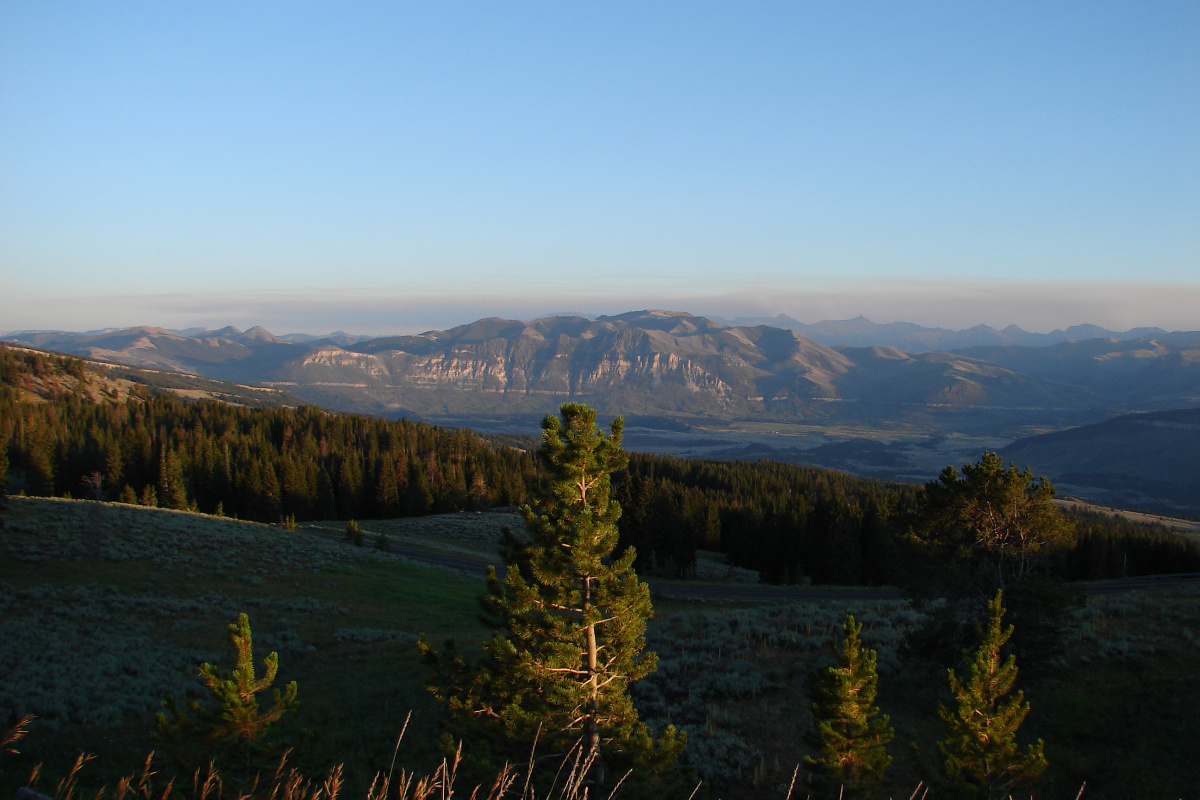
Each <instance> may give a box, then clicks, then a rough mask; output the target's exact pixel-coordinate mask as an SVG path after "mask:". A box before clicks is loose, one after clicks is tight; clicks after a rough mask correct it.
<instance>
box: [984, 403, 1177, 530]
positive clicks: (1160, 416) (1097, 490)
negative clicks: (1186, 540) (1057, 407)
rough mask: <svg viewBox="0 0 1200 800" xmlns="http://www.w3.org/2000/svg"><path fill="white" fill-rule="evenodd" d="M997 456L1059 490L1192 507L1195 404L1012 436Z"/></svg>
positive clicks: (1121, 501)
mask: <svg viewBox="0 0 1200 800" xmlns="http://www.w3.org/2000/svg"><path fill="white" fill-rule="evenodd" d="M1000 453H1001V454H1002V455H1003V456H1004V457H1005V458H1006V459H1011V460H1012V461H1015V462H1016V463H1018V464H1023V465H1028V466H1030V467H1032V468H1033V470H1034V471H1035V472H1037V473H1039V474H1044V475H1046V476H1047V477H1049V478H1050V479H1051V480H1053V481H1054V482H1055V484H1056V485H1058V487H1059V489H1060V491H1061V492H1062V493H1065V494H1070V493H1072V492H1075V493H1078V494H1081V495H1083V496H1085V497H1087V498H1089V499H1092V500H1095V501H1097V502H1103V503H1107V504H1109V505H1116V506H1122V507H1131V508H1154V509H1159V510H1166V511H1172V510H1175V511H1178V510H1185V511H1188V512H1190V513H1195V511H1196V510H1197V509H1200V460H1198V459H1197V453H1200V409H1198V408H1190V409H1177V410H1172V411H1159V412H1154V413H1149V414H1128V415H1125V416H1120V417H1116V418H1115V419H1110V420H1107V421H1105V422H1101V423H1097V424H1095V425H1084V426H1081V427H1078V428H1071V429H1069V430H1065V431H1056V432H1054V433H1047V434H1043V435H1041V436H1034V437H1030V438H1026V439H1020V440H1018V441H1016V442H1013V443H1012V444H1010V445H1008V446H1007V447H1005V448H1004V449H1003V450H1001V451H1000Z"/></svg>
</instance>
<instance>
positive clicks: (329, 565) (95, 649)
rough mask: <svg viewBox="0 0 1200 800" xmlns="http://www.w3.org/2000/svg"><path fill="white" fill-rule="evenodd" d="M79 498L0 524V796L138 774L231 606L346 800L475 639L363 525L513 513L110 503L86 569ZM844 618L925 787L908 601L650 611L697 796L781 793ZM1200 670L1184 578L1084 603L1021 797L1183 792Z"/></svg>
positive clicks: (220, 647)
mask: <svg viewBox="0 0 1200 800" xmlns="http://www.w3.org/2000/svg"><path fill="white" fill-rule="evenodd" d="M87 512H88V504H86V503H83V502H78V501H64V500H34V499H24V498H14V499H13V501H12V503H11V508H10V511H9V512H8V513H7V515H6V519H7V524H6V527H5V528H4V529H3V530H2V531H0V676H3V679H2V680H0V723H4V722H6V720H5V719H4V717H6V716H8V715H10V714H13V713H17V712H20V713H24V712H30V713H34V714H37V715H38V716H39V720H38V721H37V722H36V723H35V724H34V727H33V729H32V731H31V732H30V734H29V736H28V738H27V739H26V740H25V741H23V742H22V746H21V748H20V749H21V751H22V752H21V754H20V755H19V756H11V755H0V795H4V796H11V792H12V790H13V789H14V788H15V787H16V786H18V785H20V784H21V783H22V781H23V780H24V778H25V776H26V775H27V774H28V771H29V769H30V767H31V766H32V765H33V764H35V763H37V762H39V761H44V762H45V768H44V769H45V772H46V774H47V776H60V775H63V774H65V772H66V771H67V769H68V768H69V766H70V763H71V762H72V761H73V759H74V757H75V754H76V753H77V752H78V751H79V750H86V751H88V752H91V753H95V754H97V755H98V756H99V758H98V759H97V760H96V761H94V762H92V763H91V764H89V765H88V767H87V768H86V771H85V782H87V781H89V780H90V781H92V782H94V783H100V782H108V783H111V781H112V780H113V779H115V778H116V777H117V776H119V775H124V774H129V773H131V772H134V771H135V770H136V769H137V767H138V766H139V765H140V764H141V762H142V759H143V758H144V756H145V753H146V751H147V750H149V749H150V748H151V747H152V743H151V740H150V731H151V728H152V719H153V714H154V712H155V711H156V710H157V705H158V701H159V700H160V699H161V698H162V697H163V696H164V695H165V694H166V693H168V692H174V693H176V694H177V695H179V694H183V693H186V692H188V691H189V690H192V691H194V690H196V689H197V688H199V684H198V682H197V681H196V680H195V672H196V668H197V666H198V664H199V663H200V662H202V661H205V660H209V661H214V662H216V663H219V664H221V665H223V666H226V667H227V666H229V665H230V663H231V651H230V648H229V646H228V644H227V642H226V640H225V631H226V628H227V626H228V624H229V623H230V622H232V621H233V620H234V619H235V618H236V615H237V613H238V612H239V611H243V610H244V611H246V612H247V613H248V614H249V615H250V620H251V624H252V626H253V629H254V633H255V646H256V654H257V657H258V658H259V659H260V660H261V658H262V657H263V656H265V655H266V654H267V653H268V652H269V651H270V650H272V649H274V650H278V651H279V653H280V664H281V669H280V675H279V680H280V681H281V682H286V681H289V680H296V681H298V683H299V686H300V694H299V699H300V704H301V705H300V708H299V710H297V711H296V712H295V713H294V714H292V715H291V718H290V719H288V718H287V717H285V719H284V721H283V722H282V723H281V724H280V729H279V733H280V734H283V735H290V736H293V737H296V738H299V735H300V730H301V729H308V730H309V731H312V732H314V733H313V735H311V736H309V737H308V738H307V739H306V740H305V743H304V744H303V745H302V746H301V747H300V748H299V749H298V751H297V754H296V757H295V759H294V760H295V762H296V764H297V765H298V766H300V767H301V768H303V769H304V770H305V771H306V772H307V773H308V774H313V775H315V774H321V773H323V772H324V771H325V770H326V769H328V767H330V766H331V765H333V764H335V763H338V762H344V763H345V765H346V775H347V778H348V779H349V781H350V784H349V786H348V788H347V790H346V792H345V793H344V796H346V797H360V796H362V794H361V791H360V790H359V789H358V788H356V787H360V786H364V785H365V783H366V781H368V780H369V778H370V776H371V775H372V774H373V773H374V772H375V771H376V770H381V769H382V770H386V769H387V767H388V764H389V762H390V760H391V756H392V750H393V746H394V744H395V737H396V735H397V734H398V733H399V731H400V727H401V725H402V724H403V721H404V717H405V715H406V714H407V713H408V712H409V710H412V711H413V722H412V724H411V725H410V728H409V731H408V733H407V735H406V736H405V739H404V742H403V743H402V745H401V748H400V752H399V762H400V763H401V764H403V765H405V766H407V767H409V768H415V769H418V770H422V771H427V770H430V769H431V768H432V767H433V765H434V763H435V761H436V759H437V757H438V753H437V751H436V747H435V745H434V736H433V733H434V730H433V718H434V712H435V709H434V708H433V704H432V701H431V700H430V699H429V698H428V696H427V695H426V693H425V691H424V689H423V688H422V687H423V679H424V673H425V670H424V668H423V667H422V666H421V664H420V663H419V661H418V657H417V653H416V649H415V647H413V644H412V641H413V636H414V634H416V633H418V632H425V633H427V634H428V635H429V637H430V639H431V640H432V641H434V642H439V641H440V640H442V639H444V638H448V637H453V638H456V639H458V640H459V641H461V642H463V643H465V644H468V645H469V644H473V643H476V642H478V641H480V640H481V639H482V638H483V637H484V636H485V635H486V631H485V630H484V629H483V628H482V627H481V626H480V625H479V623H478V621H477V619H476V616H475V614H476V608H477V606H476V596H477V594H478V593H479V592H480V591H481V590H482V588H483V587H482V584H481V582H480V580H479V579H478V578H472V577H466V576H462V575H459V574H456V573H453V572H448V571H443V570H437V569H434V568H430V567H424V566H417V565H413V564H410V563H407V562H406V561H405V560H404V559H402V558H400V557H398V556H395V555H391V554H383V553H380V552H378V551H376V550H374V549H373V548H372V547H371V544H372V534H374V533H377V532H380V531H384V532H386V533H387V534H388V537H389V539H390V540H391V541H392V542H393V543H405V542H407V543H409V544H411V545H414V546H422V545H423V546H431V545H437V547H438V549H442V550H444V551H447V552H455V553H459V554H479V555H487V554H488V553H489V552H490V553H494V547H495V541H496V538H497V536H498V535H499V530H500V528H501V527H503V525H513V524H514V523H515V524H519V518H516V517H514V516H513V515H511V514H505V515H501V514H481V515H474V514H469V515H468V514H461V515H447V516H444V517H433V518H426V519H422V520H392V521H386V522H378V521H364V522H363V529H364V532H365V534H366V544H367V546H366V547H363V548H356V547H353V546H350V545H348V544H346V543H344V542H340V541H336V542H330V541H324V540H321V539H318V538H316V537H312V536H309V535H307V534H305V533H303V532H300V533H293V532H288V531H285V530H282V529H280V528H277V527H273V526H266V525H258V524H254V523H245V522H236V521H232V520H222V519H217V518H211V517H204V516H200V515H194V514H188V513H183V512H174V511H164V510H157V509H145V508H136V507H126V506H120V505H115V504H114V505H107V506H105V507H104V510H103V515H102V522H103V529H104V544H103V550H102V555H103V558H102V559H101V560H99V561H97V560H96V559H95V558H94V555H93V550H92V541H91V539H90V536H89V534H88V528H87V519H88V516H87ZM343 528H344V524H343V525H342V526H340V527H337V528H335V529H334V530H333V531H331V532H334V531H340V530H342V529H343ZM718 567H719V565H716V566H714V568H718ZM846 613H853V614H855V616H856V617H857V618H858V619H859V620H860V621H862V622H864V623H865V624H866V630H865V631H864V639H865V640H866V642H867V643H868V644H869V645H870V646H872V647H874V648H876V649H877V650H878V652H879V671H880V684H879V686H880V700H879V702H880V705H881V706H882V707H883V709H884V711H885V712H886V713H888V714H890V715H891V716H892V720H893V724H894V725H895V726H896V729H897V736H896V742H895V744H894V746H893V748H892V752H893V755H894V758H895V760H894V763H893V767H892V770H891V772H890V775H891V777H892V778H893V781H894V783H893V785H894V787H895V789H894V792H895V794H896V796H903V797H907V796H908V794H909V793H910V792H911V790H912V787H913V786H915V785H916V783H917V782H918V781H919V780H920V779H921V778H922V776H921V775H920V773H919V772H918V770H917V768H916V767H915V766H914V762H913V759H912V758H911V757H910V755H909V752H908V743H909V742H916V743H917V744H918V745H919V746H920V748H921V750H922V751H923V752H924V753H925V755H926V757H927V758H929V757H931V756H932V754H933V753H934V752H935V750H934V746H933V743H934V741H935V740H936V738H937V736H938V734H939V727H938V722H937V718H936V713H935V708H936V704H937V702H938V700H942V699H945V696H946V689H945V686H946V682H945V667H944V666H943V665H936V664H930V663H927V662H925V661H919V660H915V659H912V658H910V657H908V656H906V654H905V651H904V648H903V646H902V645H903V642H904V639H905V636H906V635H907V634H908V633H909V632H911V631H912V630H914V629H915V628H916V627H918V626H919V625H920V624H921V623H922V621H923V619H924V616H923V614H922V613H921V612H920V611H919V610H917V609H914V608H913V607H911V606H910V605H909V604H908V603H907V602H904V601H878V600H876V601H855V602H849V601H847V602H834V601H825V602H790V603H782V602H781V603H771V604H757V605H752V604H747V603H732V602H731V603H720V602H714V601H712V600H706V601H704V602H703V603H700V602H696V603H692V602H686V601H662V602H659V603H658V604H657V606H656V616H655V618H654V619H653V620H652V621H651V624H650V629H649V633H648V639H649V643H650V646H651V648H653V649H655V650H657V651H658V653H659V656H660V668H659V670H658V672H657V673H655V674H654V675H653V676H652V677H650V678H648V679H647V680H646V681H643V682H641V683H640V684H638V685H637V686H636V687H635V692H634V694H635V700H636V702H637V703H638V705H639V708H640V709H641V711H642V714H643V717H644V718H646V719H648V720H649V721H651V722H653V723H665V722H667V721H671V722H674V723H676V724H678V725H681V726H682V727H684V728H685V729H687V730H688V731H689V735H690V743H689V749H688V758H689V760H690V761H691V762H692V763H693V764H695V766H696V767H697V770H698V772H699V773H700V775H701V776H703V777H705V778H706V779H707V781H708V782H709V784H710V786H712V787H713V788H712V796H723V797H726V798H742V797H745V798H749V797H755V798H757V797H764V798H781V799H782V798H783V796H784V795H785V794H786V790H787V784H788V782H789V780H790V778H791V775H792V770H793V769H794V767H795V765H796V764H797V763H798V762H799V761H800V760H801V759H802V758H803V756H804V755H805V754H807V753H808V750H807V748H806V747H805V746H804V744H803V742H802V736H803V734H804V732H805V731H806V730H807V729H808V726H809V723H810V718H811V715H810V712H809V700H808V698H807V694H806V688H807V681H808V675H809V673H810V671H811V669H812V668H813V667H814V666H815V665H817V664H819V663H821V662H822V660H823V659H826V658H828V657H829V656H828V643H829V642H830V641H831V639H832V638H833V637H834V636H835V635H837V634H838V633H839V628H840V625H841V622H842V620H843V619H844V617H845V615H846ZM1025 666H1029V665H1025ZM1198 667H1200V588H1189V589H1174V590H1155V591H1147V592H1142V593H1131V594H1122V595H1114V596H1105V597H1095V598H1092V599H1091V600H1089V602H1088V603H1087V604H1086V605H1085V606H1082V607H1081V608H1079V609H1077V611H1076V612H1075V613H1074V615H1073V617H1072V620H1071V624H1070V626H1069V633H1068V635H1067V637H1066V639H1065V641H1064V642H1063V643H1062V649H1061V653H1060V656H1059V663H1057V664H1056V665H1054V667H1053V668H1052V669H1049V670H1043V674H1042V675H1041V676H1040V677H1037V678H1033V677H1030V676H1031V675H1032V671H1031V670H1027V671H1026V672H1025V673H1023V678H1024V679H1022V680H1020V684H1021V685H1022V686H1023V688H1024V689H1025V690H1026V695H1027V698H1028V700H1029V701H1030V702H1031V703H1032V706H1033V711H1032V713H1031V715H1030V717H1029V720H1028V722H1027V729H1028V732H1029V733H1030V735H1032V736H1040V737H1042V738H1044V739H1045V740H1046V752H1047V756H1048V758H1049V760H1050V762H1051V772H1050V773H1049V774H1048V780H1047V782H1046V784H1045V785H1044V786H1043V787H1042V788H1041V789H1039V790H1038V792H1037V796H1038V797H1046V798H1051V797H1067V798H1073V797H1075V794H1076V792H1078V790H1079V786H1080V784H1081V783H1082V782H1083V781H1085V780H1086V781H1087V783H1088V788H1087V792H1086V793H1085V797H1094V798H1105V797H1111V798H1128V797H1194V796H1196V794H1195V787H1196V786H1198V785H1200V759H1197V758H1196V757H1195V753H1196V747H1195V743H1196V742H1197V741H1200V713H1198V712H1200V684H1198V682H1197V681H1196V679H1195V678H1196V675H1197V674H1200V669H1198ZM799 796H801V797H802V796H804V795H803V794H800V795H799Z"/></svg>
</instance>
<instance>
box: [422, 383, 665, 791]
mask: <svg viewBox="0 0 1200 800" xmlns="http://www.w3.org/2000/svg"><path fill="white" fill-rule="evenodd" d="M561 413H562V420H561V421H560V420H559V418H558V417H556V416H548V417H546V419H545V420H544V421H543V422H542V432H543V440H542V446H541V448H540V449H539V455H540V457H541V459H542V462H543V464H544V465H545V467H546V471H547V476H548V487H547V489H546V490H545V491H544V493H543V494H542V497H541V500H540V502H539V503H538V505H537V506H536V508H535V509H531V508H529V507H526V508H525V510H524V513H525V519H526V524H527V527H528V529H529V534H530V541H528V542H522V541H521V540H519V539H518V538H517V537H516V536H515V535H513V534H512V533H511V532H510V533H509V534H508V536H507V537H506V545H505V555H506V560H507V561H508V563H509V567H508V572H507V575H506V577H505V578H504V580H503V581H501V580H500V579H499V578H498V577H497V576H496V575H495V573H494V572H493V573H492V574H491V575H490V576H489V590H488V595H487V596H486V597H485V598H484V599H483V605H484V609H485V617H486V619H487V620H488V621H489V623H490V624H491V625H492V627H493V628H494V629H495V630H496V633H495V635H494V636H493V637H492V639H490V640H489V641H488V642H486V643H485V644H484V656H483V659H482V661H481V663H480V664H478V665H477V666H475V667H470V666H468V665H467V664H466V663H465V662H464V661H463V660H462V659H461V658H460V657H458V656H457V654H456V653H455V652H454V651H453V650H451V651H450V652H448V653H447V654H446V655H444V656H442V657H438V656H437V655H435V654H433V653H432V651H431V650H430V648H429V647H428V645H423V649H424V650H425V652H426V654H427V656H428V657H429V658H430V660H431V661H432V662H434V663H435V664H437V665H438V667H439V668H438V671H437V673H436V674H435V676H434V679H433V682H434V686H431V689H432V690H433V691H434V694H435V695H436V696H437V697H438V698H439V699H441V700H442V701H443V702H444V703H445V704H446V708H447V712H448V721H449V724H450V729H451V732H452V733H453V734H454V735H455V736H457V737H461V738H463V739H465V740H466V742H467V745H468V747H469V748H470V752H473V753H474V754H475V755H476V756H477V757H482V759H483V760H482V762H481V763H487V762H488V761H490V762H492V763H493V764H494V763H496V762H500V761H505V760H507V761H511V762H517V761H524V760H525V759H527V758H528V757H529V753H530V748H531V747H532V746H533V745H534V742H535V741H536V743H537V755H538V756H539V757H543V756H545V757H550V756H558V757H563V756H565V755H566V754H567V753H568V752H569V751H570V750H571V749H572V748H573V747H578V748H579V751H578V752H579V755H580V757H581V759H582V763H585V764H589V765H590V767H589V769H588V781H589V784H590V786H591V787H592V788H594V789H600V788H602V787H608V788H605V789H604V794H607V793H608V790H609V789H611V787H612V785H613V784H615V782H616V781H617V780H619V779H620V778H621V776H622V775H623V774H624V769H625V768H633V769H634V771H635V772H634V776H633V778H632V780H635V781H636V780H641V779H647V780H652V779H653V778H652V776H653V775H658V776H662V775H664V774H665V773H667V772H668V771H669V770H670V769H671V767H672V766H673V765H674V762H675V760H676V758H677V757H678V755H679V752H680V751H681V750H682V748H683V743H684V737H683V736H682V735H677V734H676V733H675V731H674V729H673V728H668V729H666V730H665V731H663V733H662V735H661V736H659V737H658V740H657V741H655V738H654V737H653V736H652V735H651V734H650V732H649V730H648V729H647V728H646V726H645V725H643V724H642V723H641V722H639V721H638V717H637V711H636V710H635V709H634V707H633V705H632V702H631V701H630V698H629V692H628V687H629V684H630V683H632V682H633V681H636V680H638V679H640V678H642V677H644V676H645V675H646V674H648V673H649V672H650V671H652V670H653V669H654V668H655V666H656V663H657V657H656V656H655V654H654V653H648V652H644V649H643V648H644V646H645V640H644V638H643V636H644V632H645V628H646V620H647V618H649V616H650V615H651V613H652V609H651V605H650V593H649V588H648V587H647V586H646V584H644V583H642V582H641V581H640V580H638V577H637V575H636V574H635V573H634V571H633V561H634V558H635V553H634V552H633V550H632V548H631V549H628V550H626V551H625V552H624V553H623V554H622V555H620V556H619V557H615V558H614V557H613V556H612V550H613V548H614V547H615V546H616V542H617V528H616V521H617V518H618V517H619V516H620V513H621V509H620V506H619V505H618V504H617V503H615V502H613V501H612V500H611V497H610V475H611V474H612V473H613V472H614V471H616V470H619V469H621V468H622V467H623V466H624V465H625V462H626V456H625V453H624V451H623V450H622V449H621V430H622V420H621V419H619V418H618V419H617V420H615V421H614V422H613V423H612V426H611V433H610V435H608V436H604V435H602V434H601V433H600V432H599V431H598V430H597V428H596V424H595V418H596V414H595V412H594V411H593V410H592V409H590V408H588V407H587V406H584V405H579V404H573V403H568V404H564V405H563V406H562V408H561ZM626 786H627V787H628V784H626ZM623 791H624V789H623Z"/></svg>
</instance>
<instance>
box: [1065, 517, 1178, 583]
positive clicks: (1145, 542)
mask: <svg viewBox="0 0 1200 800" xmlns="http://www.w3.org/2000/svg"><path fill="white" fill-rule="evenodd" d="M1067 516H1068V519H1070V520H1072V522H1073V523H1074V525H1075V546H1074V547H1073V548H1071V551H1070V552H1069V553H1068V554H1067V556H1066V559H1065V561H1064V564H1063V569H1062V577H1063V578H1064V579H1066V580H1095V579H1098V578H1124V577H1132V576H1135V575H1162V574H1170V573H1176V572H1200V543H1197V541H1196V539H1195V537H1185V536H1181V535H1180V534H1179V533H1177V532H1175V531H1172V530H1171V529H1170V528H1168V527H1166V526H1165V525H1161V524H1159V523H1152V524H1146V523H1140V522H1131V521H1130V520H1128V519H1125V518H1123V517H1121V516H1120V515H1117V514H1102V513H1099V512H1094V511H1090V512H1089V511H1072V512H1070V513H1069V514H1068V515H1067Z"/></svg>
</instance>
